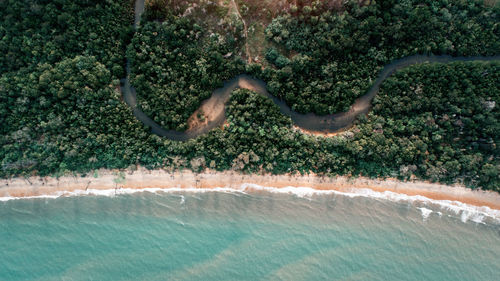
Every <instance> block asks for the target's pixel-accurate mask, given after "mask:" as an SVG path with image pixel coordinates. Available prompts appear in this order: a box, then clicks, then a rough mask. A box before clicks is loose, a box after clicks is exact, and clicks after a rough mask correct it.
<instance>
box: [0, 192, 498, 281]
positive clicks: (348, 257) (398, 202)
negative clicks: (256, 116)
mask: <svg viewBox="0 0 500 281" xmlns="http://www.w3.org/2000/svg"><path fill="white" fill-rule="evenodd" d="M256 189H257V190H255V191H252V192H241V191H238V190H230V189H224V188H221V189H216V190H194V189H193V190H187V191H183V190H169V191H165V190H151V189H149V190H147V191H142V192H137V191H134V192H132V191H127V190H123V191H120V190H118V191H117V192H115V191H114V190H112V191H106V192H103V191H99V192H98V191H94V192H93V191H89V192H87V193H86V195H83V194H74V196H66V197H58V198H52V197H40V198H31V199H19V200H10V199H8V198H0V199H2V200H0V280H500V279H499V276H500V219H499V218H500V214H499V212H498V211H494V210H489V209H488V208H486V209H485V208H474V207H470V206H467V205H463V204H459V203H452V202H451V203H450V202H440V201H431V200H426V199H425V198H419V197H408V196H398V195H397V194H393V193H384V194H381V193H376V192H372V193H370V192H365V193H359V194H342V193H340V192H321V191H312V190H309V189H300V188H299V189H281V190H279V191H278V190H273V189H269V188H261V189H259V188H256Z"/></svg>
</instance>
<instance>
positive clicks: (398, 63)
mask: <svg viewBox="0 0 500 281" xmlns="http://www.w3.org/2000/svg"><path fill="white" fill-rule="evenodd" d="M143 11H144V0H136V2H135V20H134V27H137V25H138V24H140V18H141V14H142V12H143ZM497 60H500V56H492V57H482V56H478V57H452V56H425V55H414V56H409V57H405V58H402V59H399V60H395V61H393V62H392V63H390V64H388V65H386V66H385V67H384V68H383V69H382V71H381V72H380V74H379V76H378V77H377V79H376V80H375V83H374V84H373V86H372V87H371V88H370V90H369V91H368V92H367V93H366V94H365V95H363V96H361V97H360V98H358V99H356V101H355V102H354V104H353V105H352V106H351V108H350V110H349V111H346V112H342V113H336V114H330V115H316V114H314V113H307V114H301V113H298V112H295V111H293V110H291V108H290V107H289V106H288V105H287V104H286V103H285V102H284V101H283V100H281V99H279V98H277V97H275V96H273V95H271V94H270V93H269V92H268V91H267V88H266V83H265V82H264V81H262V80H260V79H256V78H253V77H250V76H248V75H245V74H242V75H239V76H237V77H235V78H233V79H231V80H229V81H226V82H225V83H224V86H223V87H222V88H219V89H217V90H215V91H214V92H213V94H212V96H211V97H210V98H208V99H207V100H205V101H203V103H202V104H201V106H200V108H198V109H197V110H196V111H195V112H194V113H193V115H192V116H191V117H190V119H196V118H197V117H196V116H197V115H198V113H201V112H202V113H203V114H204V115H205V120H204V122H195V123H194V125H192V126H190V128H189V129H188V130H187V131H185V132H178V131H174V130H166V129H165V128H163V127H161V126H160V125H159V124H158V123H156V122H155V121H154V120H152V119H151V118H149V117H148V116H147V115H146V114H145V113H144V112H142V111H141V110H140V109H139V108H137V94H136V92H135V89H134V88H133V87H132V86H131V85H130V80H129V77H130V65H129V62H128V60H127V78H125V79H122V86H121V91H122V95H123V99H124V100H125V102H126V103H127V104H128V105H129V106H130V108H132V112H133V114H134V116H135V117H136V118H137V119H138V120H139V121H141V122H142V123H143V124H144V125H146V126H148V127H151V131H152V132H153V133H154V134H157V135H159V136H162V137H166V138H169V139H171V140H174V141H186V140H189V139H192V138H196V137H198V136H200V135H203V134H206V133H207V132H208V131H210V130H212V129H213V128H215V127H219V126H221V125H222V124H224V122H225V121H226V107H225V104H226V102H227V101H228V100H229V98H230V97H231V93H232V92H233V91H234V90H235V89H238V88H241V89H249V90H252V91H254V92H257V93H259V94H260V95H262V96H264V97H266V98H269V99H271V100H272V101H273V102H274V103H275V104H276V105H278V106H279V108H280V111H281V113H282V114H284V115H286V116H289V117H290V118H291V119H292V121H293V123H294V124H295V125H296V126H297V127H299V128H301V129H303V130H305V131H307V132H309V133H312V134H329V133H336V132H339V131H342V130H345V129H347V128H349V127H351V126H352V124H353V123H354V121H355V120H356V118H357V117H358V116H359V115H361V114H367V113H368V112H369V111H370V109H371V102H372V100H373V98H374V97H375V95H376V94H377V93H378V91H379V89H380V85H381V84H382V82H383V81H384V80H385V79H387V78H388V77H389V76H391V74H393V73H394V72H396V71H398V70H400V69H402V68H405V67H408V66H412V65H416V64H422V63H449V62H456V61H462V62H468V61H497Z"/></svg>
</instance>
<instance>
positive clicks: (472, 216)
mask: <svg viewBox="0 0 500 281" xmlns="http://www.w3.org/2000/svg"><path fill="white" fill-rule="evenodd" d="M251 191H264V192H270V193H279V194H293V195H295V196H297V197H301V198H310V197H312V196H316V195H326V194H335V195H341V196H346V197H349V198H356V197H363V198H372V199H378V200H388V201H392V202H402V201H403V202H408V203H415V202H419V203H423V204H424V205H426V206H437V207H439V208H440V209H442V210H447V211H451V212H453V213H454V214H455V215H457V216H459V217H460V220H461V221H462V222H464V223H465V222H467V221H469V220H470V221H473V222H476V223H483V221H484V219H485V218H490V219H493V220H495V221H496V222H497V223H500V210H496V209H491V208H489V207H487V206H474V205H469V204H466V203H463V202H459V201H451V200H434V199H431V198H428V197H425V196H421V195H406V194H402V193H396V192H392V191H384V192H378V191H374V190H372V189H369V188H352V189H351V190H349V191H348V192H344V191H338V190H318V189H314V188H310V187H293V186H288V187H283V188H276V187H266V186H260V185H257V184H251V183H245V184H242V185H241V186H240V187H238V188H229V187H216V188H194V187H193V188H181V187H174V188H141V189H134V188H117V189H88V190H75V191H62V192H57V193H55V194H52V195H37V196H27V197H0V201H4V202H5V201H10V200H21V199H56V198H59V197H73V196H108V197H113V196H117V195H124V194H133V193H141V192H149V193H158V192H164V193H179V192H188V193H206V192H221V193H232V194H246V193H248V192H251ZM182 203H184V198H181V204H182ZM418 209H419V210H420V211H421V213H422V218H423V219H424V220H425V219H427V218H428V217H429V216H430V214H431V213H432V212H433V210H431V209H428V208H424V207H418ZM437 214H438V215H442V213H441V212H439V211H438V212H437Z"/></svg>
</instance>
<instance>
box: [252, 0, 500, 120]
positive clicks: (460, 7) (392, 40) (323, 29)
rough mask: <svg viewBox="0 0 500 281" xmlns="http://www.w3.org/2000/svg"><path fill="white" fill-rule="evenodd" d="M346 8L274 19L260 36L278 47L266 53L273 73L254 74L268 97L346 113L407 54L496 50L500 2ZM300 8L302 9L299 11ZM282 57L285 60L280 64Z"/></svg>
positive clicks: (417, 0)
mask: <svg viewBox="0 0 500 281" xmlns="http://www.w3.org/2000/svg"><path fill="white" fill-rule="evenodd" d="M370 2H374V3H373V4H370V5H368V6H364V7H359V6H358V5H357V4H353V3H346V4H345V6H344V9H345V11H343V12H340V13H335V12H330V11H323V12H320V11H319V10H315V12H314V13H312V14H311V11H312V10H311V8H310V7H308V6H306V7H304V9H303V10H302V12H300V13H299V15H293V16H292V15H290V14H287V15H283V16H280V17H277V18H275V19H274V20H273V22H272V23H271V24H270V25H269V26H268V27H267V30H266V34H267V37H268V38H269V39H270V40H272V41H273V42H274V43H276V44H278V45H279V46H281V47H282V49H283V50H284V51H283V52H282V53H283V54H279V53H278V52H277V51H276V50H275V49H272V50H270V51H268V52H267V54H266V59H267V60H268V62H270V63H272V64H274V66H275V68H268V69H266V71H265V72H264V73H263V75H262V76H261V77H262V78H263V79H264V80H265V81H267V82H268V84H269V86H270V91H271V93H272V94H274V95H276V96H278V97H281V98H283V99H285V100H286V101H287V103H288V104H289V105H290V106H291V107H292V108H293V109H295V110H296V111H299V112H302V113H307V112H311V111H312V112H315V113H318V114H331V113H335V112H341V111H346V110H348V108H349V106H350V105H351V104H352V103H353V102H354V100H355V99H356V98H357V97H359V96H361V95H363V94H364V93H365V92H366V91H367V90H368V89H369V87H370V86H371V84H372V81H373V80H374V79H375V77H376V76H377V74H378V71H379V70H380V69H381V68H382V66H383V65H385V64H387V63H389V62H390V61H392V60H394V59H398V58H402V57H405V56H408V55H413V54H428V53H433V54H450V55H457V56H470V55H494V54H498V53H499V52H500V29H499V28H498V22H499V21H500V5H496V6H494V7H486V6H484V5H483V4H482V3H481V2H479V1H448V0H407V1H402V0H401V1H396V0H393V1H370ZM306 8H307V9H306ZM284 56H288V57H289V58H290V60H285V59H284V58H285V57H284Z"/></svg>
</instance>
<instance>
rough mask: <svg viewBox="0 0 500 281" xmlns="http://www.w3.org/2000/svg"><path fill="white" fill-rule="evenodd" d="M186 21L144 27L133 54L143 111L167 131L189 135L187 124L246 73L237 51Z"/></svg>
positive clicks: (228, 42)
mask: <svg viewBox="0 0 500 281" xmlns="http://www.w3.org/2000/svg"><path fill="white" fill-rule="evenodd" d="M232 43H234V42H232V41H231V40H230V39H228V40H226V39H224V38H222V37H221V36H220V35H218V34H207V33H206V32H205V31H204V29H203V28H202V27H200V26H199V25H197V24H194V23H193V22H191V21H189V20H187V19H185V18H176V17H170V18H169V19H168V20H167V21H166V22H163V23H159V22H147V23H144V24H143V25H142V26H141V27H140V29H139V30H138V31H137V33H136V34H135V36H134V38H133V39H132V44H131V46H130V48H129V50H128V56H129V58H130V61H131V66H132V74H131V81H132V84H133V86H134V87H135V88H136V89H137V94H138V103H139V106H140V108H141V109H142V110H143V111H144V112H145V113H146V114H148V116H150V117H151V118H153V120H155V121H156V122H157V123H158V124H161V125H162V126H163V127H165V128H169V129H174V130H178V131H182V130H185V129H187V123H186V121H187V119H188V118H189V116H190V115H191V114H192V113H193V112H194V111H195V110H196V109H197V108H198V107H199V106H200V104H201V102H202V101H203V100H204V99H207V98H209V97H210V96H211V94H212V91H213V90H214V89H216V88H218V87H221V86H222V82H223V81H225V80H228V79H230V78H232V77H233V76H235V75H236V74H239V73H241V72H242V71H243V69H244V65H243V62H242V61H241V60H238V59H235V58H234V56H230V57H227V56H226V57H224V56H225V55H226V54H228V53H231V52H232V50H233V48H234V45H233V44H232Z"/></svg>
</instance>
